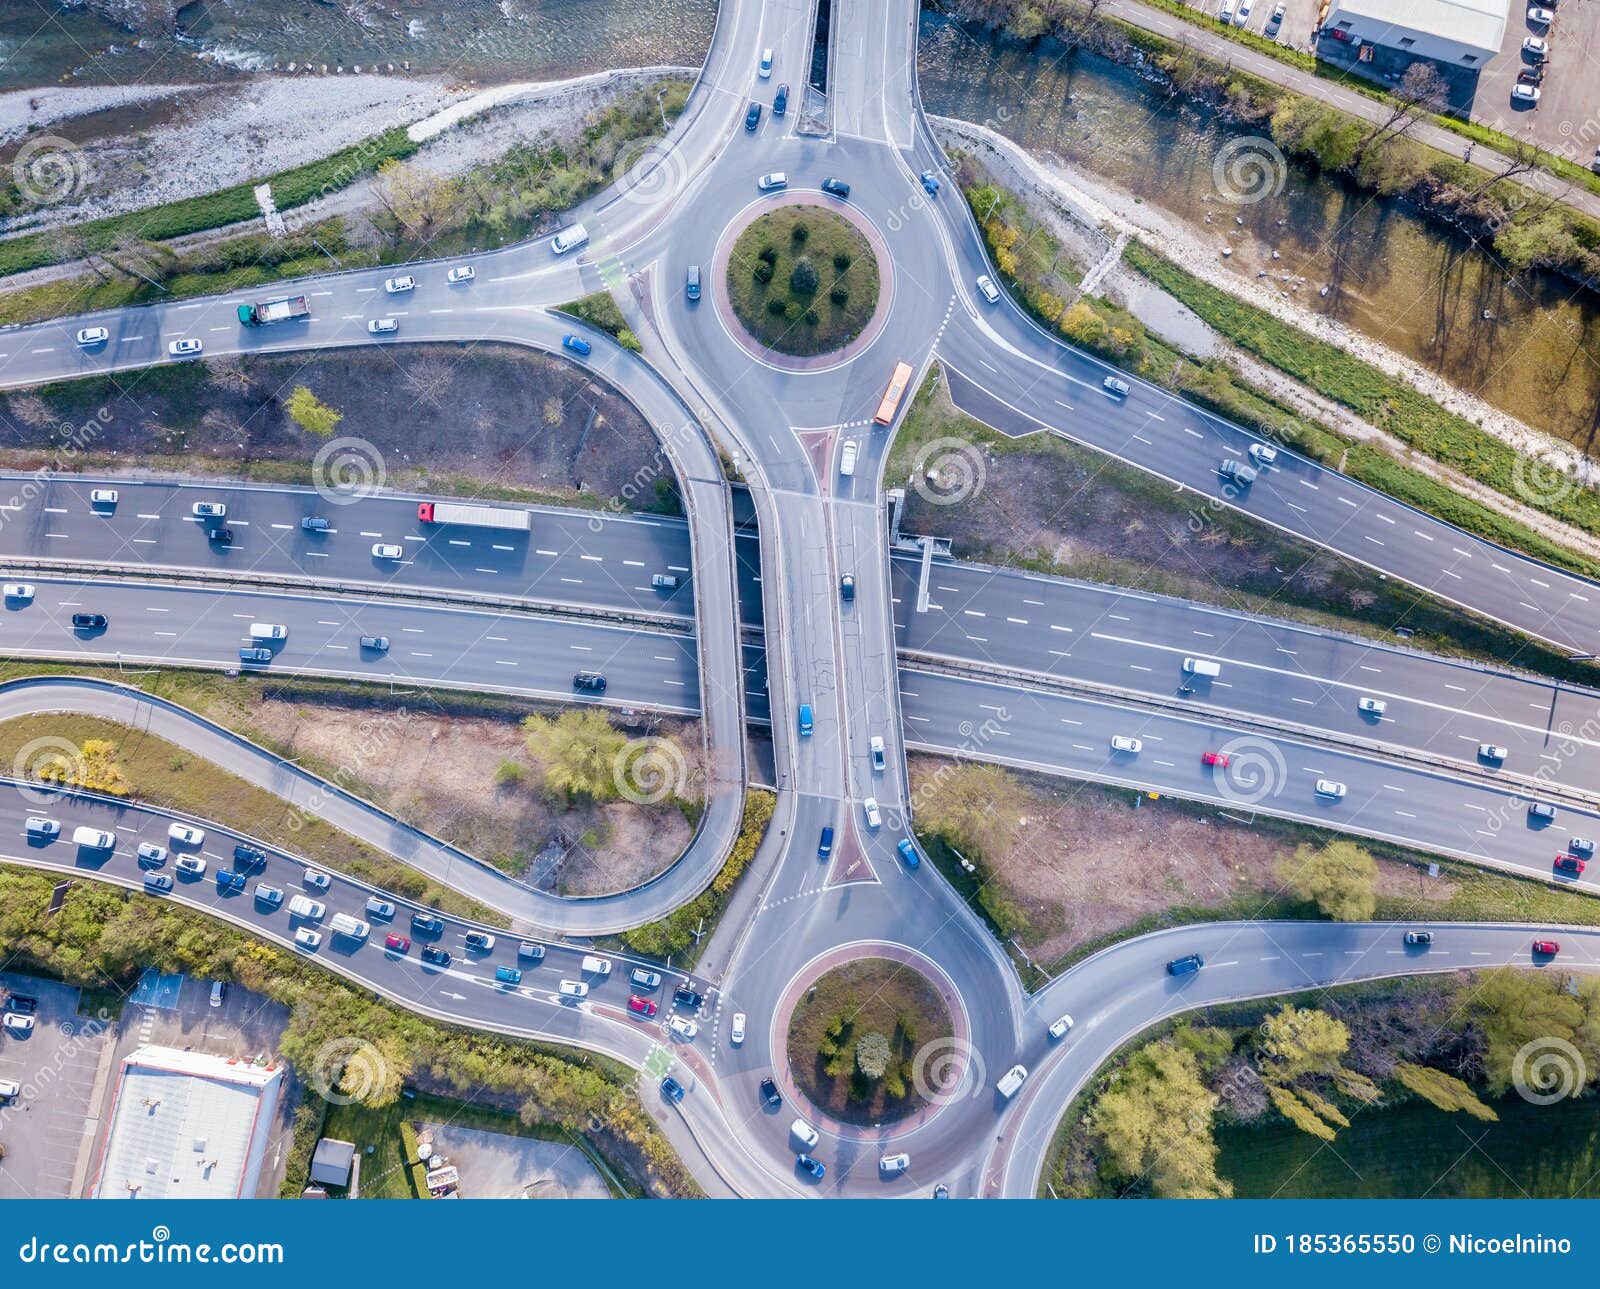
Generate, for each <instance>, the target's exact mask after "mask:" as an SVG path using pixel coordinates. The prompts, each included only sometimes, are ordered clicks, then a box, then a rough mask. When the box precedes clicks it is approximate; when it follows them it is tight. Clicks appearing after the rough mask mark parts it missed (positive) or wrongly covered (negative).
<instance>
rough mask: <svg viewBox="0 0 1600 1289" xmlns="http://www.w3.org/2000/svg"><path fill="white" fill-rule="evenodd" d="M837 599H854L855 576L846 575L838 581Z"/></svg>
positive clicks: (851, 574)
mask: <svg viewBox="0 0 1600 1289" xmlns="http://www.w3.org/2000/svg"><path fill="white" fill-rule="evenodd" d="M839 598H840V599H841V600H853V599H855V598H856V579H855V574H853V573H846V574H845V575H844V576H843V577H841V578H840V579H839Z"/></svg>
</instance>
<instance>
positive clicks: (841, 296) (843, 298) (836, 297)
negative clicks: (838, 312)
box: [828, 286, 850, 309]
mask: <svg viewBox="0 0 1600 1289" xmlns="http://www.w3.org/2000/svg"><path fill="white" fill-rule="evenodd" d="M828 299H830V300H832V301H833V302H834V303H835V304H836V305H838V306H839V307H840V308H841V309H842V308H844V306H845V305H847V304H849V303H850V292H849V290H848V289H847V288H845V287H842V286H836V287H834V288H833V290H831V291H829V292H828Z"/></svg>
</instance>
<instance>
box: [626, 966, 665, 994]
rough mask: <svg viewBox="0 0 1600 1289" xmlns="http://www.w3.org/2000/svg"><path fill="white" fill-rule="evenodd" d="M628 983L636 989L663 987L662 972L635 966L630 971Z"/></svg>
mask: <svg viewBox="0 0 1600 1289" xmlns="http://www.w3.org/2000/svg"><path fill="white" fill-rule="evenodd" d="M628 983H629V984H631V985H633V986H634V988H636V989H659V988H661V973H660V972H659V971H650V970H648V969H646V968H644V967H635V968H634V969H633V970H632V971H630V972H629V973H628Z"/></svg>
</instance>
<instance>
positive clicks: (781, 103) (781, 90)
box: [772, 85, 789, 116]
mask: <svg viewBox="0 0 1600 1289" xmlns="http://www.w3.org/2000/svg"><path fill="white" fill-rule="evenodd" d="M788 110H789V87H788V86H787V85H780V86H778V94H777V97H776V98H774V99H773V100H772V115H773V116H782V115H783V114H784V113H785V112H787V111H788Z"/></svg>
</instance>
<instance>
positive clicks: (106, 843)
mask: <svg viewBox="0 0 1600 1289" xmlns="http://www.w3.org/2000/svg"><path fill="white" fill-rule="evenodd" d="M72 840H73V841H74V842H75V843H76V844H77V845H79V846H83V847H86V848H87V849H89V850H110V849H111V846H112V843H113V842H115V841H116V838H115V837H113V836H112V835H111V834H110V833H108V832H106V831H105V830H104V829H102V828H81V827H80V828H74V829H73V830H72Z"/></svg>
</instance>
